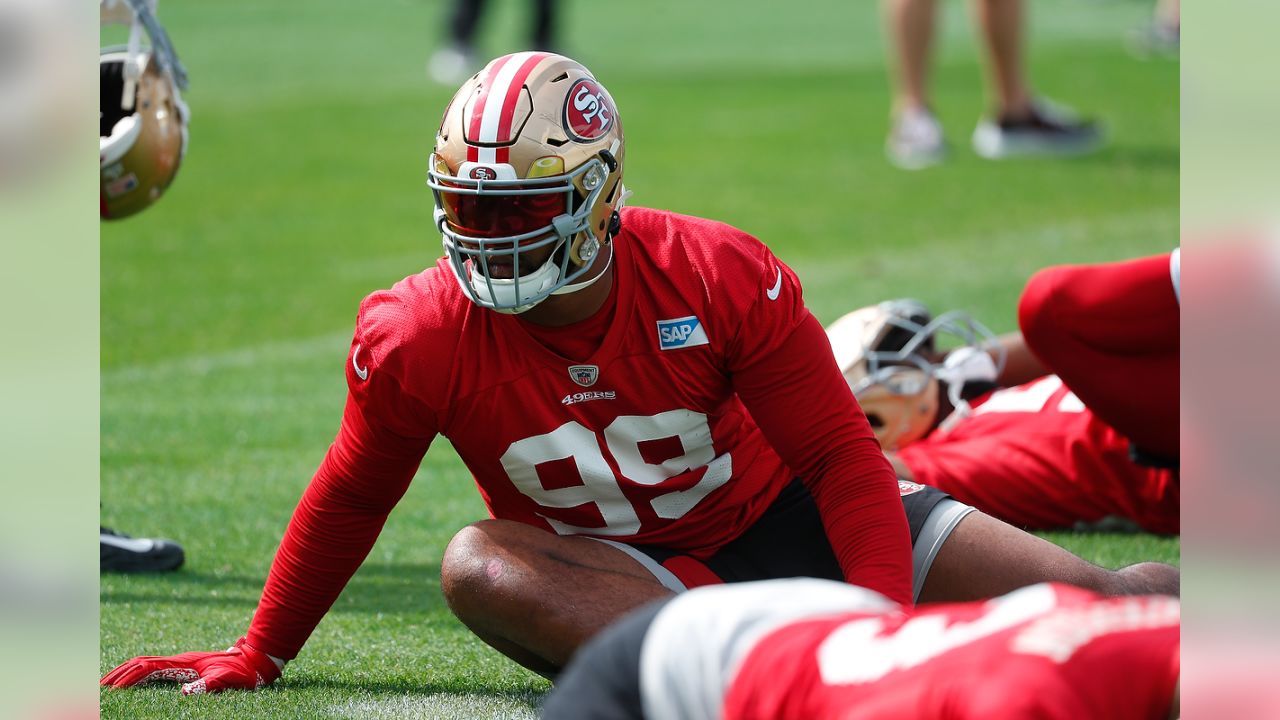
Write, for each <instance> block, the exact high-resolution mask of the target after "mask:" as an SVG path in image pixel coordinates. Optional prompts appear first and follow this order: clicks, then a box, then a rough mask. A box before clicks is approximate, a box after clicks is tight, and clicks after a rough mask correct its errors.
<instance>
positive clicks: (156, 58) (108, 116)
mask: <svg viewBox="0 0 1280 720" xmlns="http://www.w3.org/2000/svg"><path fill="white" fill-rule="evenodd" d="M99 7H100V12H101V19H102V24H103V25H104V26H105V25H108V24H123V25H127V26H128V27H129V40H128V43H127V44H125V45H122V46H110V47H105V48H102V50H101V52H100V53H99V54H98V77H99V106H98V107H99V110H98V135H99V137H98V161H99V180H100V182H99V185H98V198H99V214H100V215H101V217H102V219H104V220H116V219H119V218H124V217H128V216H130V215H133V214H135V213H138V212H140V211H142V210H144V209H146V208H147V207H149V206H151V204H153V203H155V202H156V201H157V200H159V199H160V196H161V195H163V194H164V191H165V189H166V188H168V187H169V183H171V182H173V178H174V176H175V175H176V174H177V172H178V167H179V166H180V165H181V163H182V156H183V154H184V153H185V152H186V148H187V121H188V119H189V117H190V112H189V111H188V110H187V106H186V104H185V103H183V102H182V96H181V94H180V90H181V89H183V88H185V87H186V84H187V75H186V71H185V70H184V69H183V67H182V64H181V63H180V62H179V61H178V55H177V53H176V52H174V49H173V44H172V43H171V42H170V41H169V36H168V35H167V34H166V33H165V31H164V28H163V27H162V26H161V25H160V23H159V21H157V20H156V17H155V7H156V3H155V0H101V3H100V5H99ZM144 36H145V39H146V40H147V41H149V42H148V43H147V44H144ZM98 547H99V558H100V563H99V564H100V569H101V570H102V571H103V572H108V571H110V572H160V571H166V570H176V569H177V568H179V567H181V566H182V563H183V561H184V560H185V554H184V553H183V550H182V546H181V545H179V544H178V543H176V542H174V541H172V540H164V539H158V538H134V537H130V536H128V535H125V534H124V533H120V532H116V531H114V530H112V529H111V528H108V527H102V526H100V527H99V532H98Z"/></svg>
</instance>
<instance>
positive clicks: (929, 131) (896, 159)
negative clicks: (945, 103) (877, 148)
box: [884, 110, 947, 170]
mask: <svg viewBox="0 0 1280 720" xmlns="http://www.w3.org/2000/svg"><path fill="white" fill-rule="evenodd" d="M884 149H885V154H886V155H887V156H888V157H889V162H891V163H893V164H894V165H896V166H898V167H900V168H902V169H903V170H922V169H924V168H927V167H929V166H931V165H937V164H938V163H940V162H942V161H943V160H944V159H946V157H947V141H946V138H944V137H943V136H942V124H941V123H939V122H938V118H936V117H934V116H933V113H931V112H929V111H928V110H908V111H906V112H903V113H900V114H899V115H898V116H897V118H895V119H894V121H893V127H892V128H891V129H890V130H889V137H888V139H887V140H885V148H884Z"/></svg>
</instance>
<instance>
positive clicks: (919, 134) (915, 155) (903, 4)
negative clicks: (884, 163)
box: [882, 0, 946, 170]
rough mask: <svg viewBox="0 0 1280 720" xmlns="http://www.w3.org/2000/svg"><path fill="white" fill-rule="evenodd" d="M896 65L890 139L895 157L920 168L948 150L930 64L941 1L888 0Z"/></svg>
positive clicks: (908, 166) (897, 161)
mask: <svg viewBox="0 0 1280 720" xmlns="http://www.w3.org/2000/svg"><path fill="white" fill-rule="evenodd" d="M882 4H883V6H884V17H885V25H886V26H887V29H888V33H887V34H888V36H889V38H890V42H889V52H890V61H889V66H890V67H891V68H892V69H893V70H892V73H893V74H892V76H891V82H892V85H893V106H892V108H891V109H890V115H891V117H892V125H893V126H892V128H891V129H890V131H889V138H888V140H887V142H886V144H885V149H886V151H887V152H888V155H889V159H890V160H891V161H893V162H894V164H896V165H898V166H899V167H902V168H905V169H908V170H915V169H920V168H924V167H928V166H929V165H933V164H935V163H938V162H941V161H942V159H943V157H944V155H945V154H946V142H945V140H944V139H943V136H942V125H941V124H940V123H939V122H938V119H937V118H936V117H934V115H933V111H932V108H930V107H929V64H930V61H931V55H932V52H933V38H934V23H935V19H936V17H937V14H938V12H937V10H938V8H937V2H936V0H883V3H882Z"/></svg>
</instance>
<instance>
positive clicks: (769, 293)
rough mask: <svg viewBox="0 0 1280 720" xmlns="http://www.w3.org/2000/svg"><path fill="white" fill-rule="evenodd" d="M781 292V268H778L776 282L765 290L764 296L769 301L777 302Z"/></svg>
mask: <svg viewBox="0 0 1280 720" xmlns="http://www.w3.org/2000/svg"><path fill="white" fill-rule="evenodd" d="M781 292H782V268H778V281H777V282H775V283H774V284H773V287H771V288H769V289H768V290H765V291H764V294H765V296H766V297H768V298H769V299H770V300H777V299H778V294H779V293H781Z"/></svg>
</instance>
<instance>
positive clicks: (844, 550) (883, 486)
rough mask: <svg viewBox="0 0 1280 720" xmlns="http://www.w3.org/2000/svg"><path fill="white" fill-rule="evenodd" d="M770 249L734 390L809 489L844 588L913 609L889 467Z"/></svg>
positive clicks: (736, 364) (749, 311)
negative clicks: (848, 585) (857, 589)
mask: <svg viewBox="0 0 1280 720" xmlns="http://www.w3.org/2000/svg"><path fill="white" fill-rule="evenodd" d="M760 247H761V251H762V253H761V254H760V255H759V256H758V262H759V263H760V266H759V269H758V271H757V273H756V275H757V277H759V278H760V284H759V286H758V287H754V288H748V291H747V292H743V291H742V289H741V288H739V289H738V292H736V293H735V296H736V297H739V298H748V299H749V302H748V303H747V305H746V307H744V308H743V309H742V311H741V316H740V317H741V319H740V322H739V323H738V330H737V333H736V334H735V335H734V336H733V339H732V340H731V341H730V342H729V343H728V344H727V346H726V348H725V353H726V363H727V367H728V371H729V373H730V375H731V376H732V378H733V384H734V389H735V390H736V391H737V393H738V396H739V397H740V398H741V399H742V402H743V404H744V405H745V406H746V408H747V410H748V411H749V412H750V413H751V417H752V419H754V420H755V422H756V424H757V425H758V426H759V427H760V430H761V431H762V432H763V433H764V436H765V439H766V440H768V441H769V444H770V445H771V446H772V447H773V448H774V450H775V451H777V453H778V455H779V456H780V457H781V458H782V459H783V461H784V462H786V463H787V465H788V467H790V468H791V470H792V471H793V472H795V473H796V474H797V475H798V476H799V477H800V478H801V479H802V480H803V482H804V483H805V485H806V486H807V487H808V489H809V491H810V493H811V494H812V495H813V497H814V500H815V501H816V503H817V505H818V511H819V513H820V514H821V516H822V522H823V526H824V527H825V529H826V533H827V537H828V539H829V540H830V542H831V546H832V548H833V549H834V550H835V554H836V558H837V559H838V560H839V562H840V567H841V569H842V570H843V572H844V576H845V580H846V581H848V582H850V583H854V584H857V585H861V586H863V587H866V588H870V589H872V590H875V591H877V592H879V593H881V594H883V595H885V596H887V597H889V598H890V599H892V600H894V601H895V602H899V603H904V604H908V605H909V604H910V603H911V601H912V597H911V539H910V538H911V535H910V530H909V528H908V526H907V519H906V514H905V512H904V511H903V508H902V500H901V496H900V494H899V492H898V484H897V480H896V476H895V474H894V471H893V468H892V466H891V465H890V464H889V461H888V460H887V459H886V458H885V456H884V453H883V452H882V451H881V449H880V445H879V443H878V442H877V441H876V438H875V435H874V434H873V433H872V431H871V426H870V424H869V423H868V422H867V419H866V416H865V415H863V413H862V409H861V408H859V407H858V404H857V401H855V400H854V398H853V394H852V393H851V392H850V391H849V386H848V384H847V383H846V382H845V380H844V377H843V376H842V375H841V374H840V371H839V369H838V368H837V367H836V363H835V359H834V357H833V356H832V354H831V345H830V343H829V342H828V340H827V336H826V333H825V331H824V330H823V329H822V325H821V324H820V323H819V322H818V320H817V318H815V317H814V316H813V314H812V313H810V312H809V310H808V309H807V308H806V307H805V305H804V299H803V296H802V292H801V287H800V282H799V280H798V279H797V278H796V276H795V273H793V272H792V271H791V269H790V268H788V267H786V266H785V265H783V264H782V263H781V262H780V261H778V260H777V258H775V257H773V255H772V253H769V252H768V250H767V249H765V248H763V246H760Z"/></svg>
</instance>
